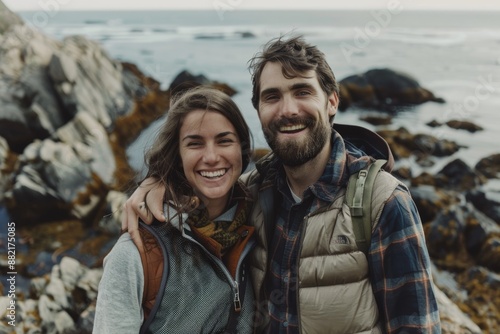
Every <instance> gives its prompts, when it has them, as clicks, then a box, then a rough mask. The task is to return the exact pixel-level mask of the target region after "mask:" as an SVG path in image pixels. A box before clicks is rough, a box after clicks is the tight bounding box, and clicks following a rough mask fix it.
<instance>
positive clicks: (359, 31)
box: [46, 20, 500, 45]
mask: <svg viewBox="0 0 500 334" xmlns="http://www.w3.org/2000/svg"><path fill="white" fill-rule="evenodd" d="M46 32H47V33H48V34H50V35H53V36H54V37H56V38H62V37H64V36H68V35H75V34H80V35H81V34H83V35H85V36H87V37H88V38H90V39H94V40H117V41H123V40H131V41H134V42H139V43H140V42H155V41H165V40H173V39H181V40H193V39H194V40H237V39H247V38H265V39H269V38H270V37H274V36H279V35H282V34H285V33H289V32H295V33H298V34H303V35H304V36H306V37H307V38H308V39H325V40H329V41H338V42H342V41H345V42H349V41H351V42H356V40H366V39H377V40H381V41H384V40H387V41H397V42H402V43H410V44H428V45H454V44H461V43H464V42H465V41H466V40H467V39H488V40H495V41H497V40H499V39H500V32H499V31H497V30H491V29H478V30H473V29H467V30H465V29H464V30H460V29H450V28H447V29H442V30H436V29H431V28H421V29H410V28H392V27H386V28H384V27H381V26H374V25H371V26H368V25H366V26H364V27H362V26H357V27H354V26H353V27H345V26H344V27H335V26H311V27H294V26H285V25H283V26H278V25H275V26H264V25H245V26H244V25H232V26H228V25H225V26H223V25H213V26H209V25H207V26H175V27H174V26H172V25H168V24H164V25H162V24H141V25H139V24H124V23H123V22H121V21H119V20H118V21H117V20H87V21H85V22H84V23H83V24H64V25H63V24H60V25H52V26H50V27H47V28H46Z"/></svg>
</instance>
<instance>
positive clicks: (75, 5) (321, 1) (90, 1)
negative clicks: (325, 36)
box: [2, 0, 500, 11]
mask: <svg viewBox="0 0 500 334" xmlns="http://www.w3.org/2000/svg"><path fill="white" fill-rule="evenodd" d="M2 1H3V2H4V4H6V5H7V7H9V8H10V9H11V10H13V11H20V10H45V11H53V10H105V9H111V10H137V9H213V8H220V7H217V6H229V7H231V8H233V9H242V10H243V9H375V8H388V7H389V6H391V5H394V4H398V5H399V6H402V8H405V9H438V10H439V9H448V10H498V11H500V1H499V0H350V1H349V0H182V1H179V0H135V1H130V0H129V1H127V0H2Z"/></svg>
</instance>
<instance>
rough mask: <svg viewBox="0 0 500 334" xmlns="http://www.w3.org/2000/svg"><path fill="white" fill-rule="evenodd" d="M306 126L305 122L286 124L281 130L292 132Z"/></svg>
mask: <svg viewBox="0 0 500 334" xmlns="http://www.w3.org/2000/svg"><path fill="white" fill-rule="evenodd" d="M305 128H306V126H305V125H304V124H295V125H286V126H282V127H280V131H281V132H291V131H298V130H302V129H305Z"/></svg>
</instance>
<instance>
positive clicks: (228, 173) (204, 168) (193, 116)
mask: <svg viewBox="0 0 500 334" xmlns="http://www.w3.org/2000/svg"><path fill="white" fill-rule="evenodd" d="M179 152H180V155H181V160H182V167H183V169H184V174H185V175H186V178H187V180H188V182H189V184H190V185H191V186H192V187H193V188H194V191H195V193H196V195H197V196H198V197H199V198H200V200H202V201H203V203H205V205H206V206H207V207H210V206H217V207H225V205H226V203H227V200H228V197H229V191H230V190H231V188H232V187H233V185H234V183H235V182H236V181H237V180H238V177H239V176H240V174H241V172H242V170H241V169H242V156H241V144H240V139H239V138H238V135H237V133H236V130H235V128H234V126H233V124H232V123H231V122H230V121H229V120H228V119H227V118H226V117H225V116H223V115H221V114H220V113H218V112H214V111H207V110H202V109H197V110H193V111H191V112H189V113H188V114H187V115H186V116H185V117H184V120H183V121H182V125H181V128H180V132H179ZM209 211H210V210H209Z"/></svg>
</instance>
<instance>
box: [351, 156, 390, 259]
mask: <svg viewBox="0 0 500 334" xmlns="http://www.w3.org/2000/svg"><path fill="white" fill-rule="evenodd" d="M386 162H387V160H383V159H379V160H376V161H375V162H374V163H372V164H370V165H369V166H368V168H367V169H362V170H360V171H359V172H358V173H355V174H352V175H351V176H350V178H349V183H348V185H347V192H346V203H347V205H348V206H349V208H350V210H351V218H352V224H353V229H354V235H355V236H356V244H357V246H358V248H359V250H361V251H362V252H363V253H365V254H368V249H369V248H370V239H371V234H372V217H371V211H372V210H371V206H372V193H373V184H374V183H375V178H376V177H377V174H378V172H379V171H380V169H381V168H382V166H383V165H384V164H385V163H386Z"/></svg>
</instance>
